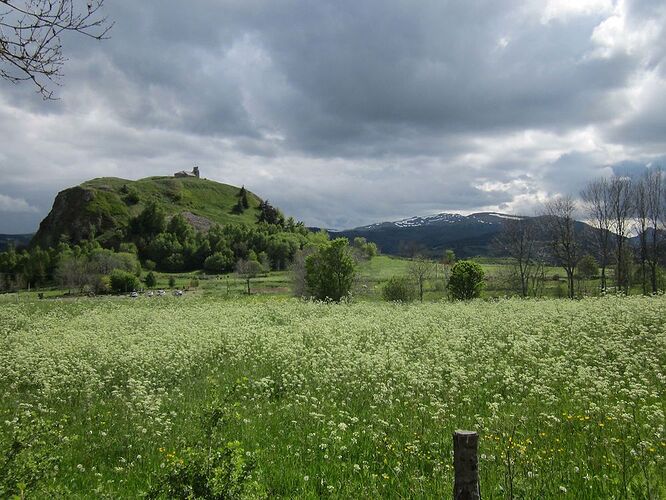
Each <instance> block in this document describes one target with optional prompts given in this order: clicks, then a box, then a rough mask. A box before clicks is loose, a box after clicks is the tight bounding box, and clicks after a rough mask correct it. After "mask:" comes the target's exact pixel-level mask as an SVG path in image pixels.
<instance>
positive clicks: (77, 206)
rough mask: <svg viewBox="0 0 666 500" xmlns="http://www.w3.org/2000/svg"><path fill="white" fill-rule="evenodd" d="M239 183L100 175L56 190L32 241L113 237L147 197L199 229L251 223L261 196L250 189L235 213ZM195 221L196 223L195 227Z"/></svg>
mask: <svg viewBox="0 0 666 500" xmlns="http://www.w3.org/2000/svg"><path fill="white" fill-rule="evenodd" d="M238 191H239V188H238V187H235V186H230V185H227V184H221V183H219V182H214V181H210V180H206V179H197V178H175V177H148V178H145V179H140V180H137V181H131V180H126V179H119V178H117V177H101V178H98V179H92V180H90V181H87V182H84V183H83V184H81V185H80V186H76V187H72V188H69V189H65V190H64V191H61V192H60V193H58V195H57V196H56V199H55V201H54V203H53V209H52V210H51V212H50V213H49V214H48V216H47V217H46V218H45V219H44V220H43V221H42V223H41V224H40V226H39V230H38V231H37V233H36V234H35V236H34V238H33V243H34V244H38V245H40V246H41V247H42V248H48V247H52V246H55V245H57V244H58V242H60V241H63V240H65V241H70V242H73V243H78V242H79V241H81V240H86V239H91V238H93V237H94V238H96V239H97V240H98V241H100V242H102V243H105V242H112V241H113V240H114V239H118V231H119V230H122V229H123V228H127V227H128V226H129V223H130V220H131V218H132V217H135V216H137V215H138V214H139V213H141V211H142V210H143V209H144V208H145V207H146V205H147V204H148V203H149V202H153V201H154V202H156V203H157V204H158V206H159V208H160V209H162V210H163V211H164V212H165V213H166V214H167V215H168V216H172V215H175V214H184V215H185V217H186V218H187V219H188V221H189V222H190V223H191V224H192V225H193V226H194V227H195V228H198V229H207V228H209V227H211V226H212V225H214V224H220V225H224V224H229V223H246V224H254V223H255V221H256V209H257V208H258V207H259V203H260V202H261V200H260V198H259V197H258V196H256V195H254V194H252V193H250V192H249V191H248V192H247V199H248V203H249V209H248V210H245V211H244V212H242V213H236V212H235V211H234V206H235V205H236V203H237V201H238ZM197 226H198V227H197Z"/></svg>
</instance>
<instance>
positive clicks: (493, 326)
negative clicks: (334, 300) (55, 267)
mask: <svg viewBox="0 0 666 500" xmlns="http://www.w3.org/2000/svg"><path fill="white" fill-rule="evenodd" d="M665 318H666V299H665V298H664V297H654V298H645V297H627V298H620V297H607V298H602V299H586V300H583V301H561V300H541V301H521V300H504V301H498V302H482V301H476V302H471V303H457V304H452V303H445V302H437V303H435V302H433V303H427V304H413V305H407V306H398V305H394V304H381V303H368V302H366V303H356V304H350V305H349V304H342V305H327V304H317V303H308V302H300V301H297V300H294V299H290V300H274V299H265V298H263V297H261V298H259V297H255V298H253V299H232V300H220V299H218V298H206V297H197V296H196V295H192V296H188V295H186V296H185V297H183V298H174V297H163V298H159V299H158V298H153V299H147V298H143V299H139V300H129V299H117V300H108V299H79V300H72V301H32V302H27V303H18V304H13V303H5V304H3V306H2V307H1V308H0V457H1V458H0V466H3V463H4V467H5V468H4V469H3V470H4V475H3V476H2V477H0V488H4V489H3V490H0V492H1V493H0V496H2V497H5V496H9V495H10V494H11V493H13V492H17V484H18V483H19V482H20V483H24V484H25V489H26V494H27V497H28V498H53V497H66V498H90V497H96V498H136V497H138V496H140V495H141V494H142V493H144V492H146V491H147V489H148V488H149V487H150V485H154V484H155V483H156V481H158V479H159V478H160V477H162V474H163V472H164V470H168V469H169V468H171V467H173V466H177V467H178V466H180V465H178V464H179V463H180V460H183V462H184V464H182V465H183V466H189V465H191V464H190V463H189V462H187V460H189V458H188V457H189V455H188V452H187V451H186V450H187V448H192V447H194V448H200V449H204V450H207V449H209V447H212V448H216V447H218V446H221V445H223V444H224V443H227V442H230V441H238V442H239V443H240V444H239V446H240V447H241V448H242V450H243V454H242V456H243V457H246V459H247V460H248V462H249V461H254V462H255V463H256V467H255V469H254V470H253V472H252V481H254V482H256V483H257V484H258V485H259V488H258V489H257V490H255V491H259V492H263V493H264V494H265V495H267V496H269V497H278V498H280V497H282V498H317V497H321V496H330V497H334V498H380V497H389V498H434V497H448V496H450V494H451V488H452V480H453V471H452V464H451V451H452V450H451V433H452V431H453V430H454V429H456V428H468V429H474V430H477V431H478V432H479V433H480V436H481V440H480V450H479V452H480V457H481V460H480V476H481V489H482V495H483V496H484V497H485V498H503V497H506V496H507V495H508V493H507V492H508V491H509V490H510V489H511V490H512V491H513V494H514V496H515V497H516V498H553V497H559V496H564V497H567V496H568V497H575V498H620V497H625V498H648V496H651V498H661V497H663V496H664V495H666V481H665V480H664V478H666V466H665V456H666V436H665V434H664V427H663V424H664V406H665V405H666V391H665V389H666V386H665V381H666V372H665V371H664V370H665V368H666V319H665ZM213 415H215V416H216V418H218V417H219V418H220V419H221V422H222V423H221V424H220V425H219V426H217V427H216V431H215V432H214V433H213V434H207V433H205V432H203V431H202V429H203V422H205V421H210V419H211V418H212V416H213ZM207 436H208V437H207ZM12 442H19V443H23V444H27V445H29V446H26V447H23V448H21V447H20V446H19V448H17V449H19V452H18V454H16V455H15V456H14V458H12V459H11V460H9V462H7V463H5V462H3V461H5V460H7V457H10V455H9V454H8V453H7V451H8V450H9V449H10V448H11V447H12ZM163 464H164V468H163ZM564 492H566V494H565V493H564Z"/></svg>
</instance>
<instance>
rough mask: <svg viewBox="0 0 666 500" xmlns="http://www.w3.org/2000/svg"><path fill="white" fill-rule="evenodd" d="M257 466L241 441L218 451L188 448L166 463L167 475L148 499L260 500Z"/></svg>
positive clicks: (154, 488)
mask: <svg viewBox="0 0 666 500" xmlns="http://www.w3.org/2000/svg"><path fill="white" fill-rule="evenodd" d="M254 468H255V465H254V462H253V460H252V459H251V458H250V457H248V456H247V455H246V453H245V450H243V448H241V446H240V443H239V442H238V441H233V442H229V443H227V444H226V445H223V446H220V447H218V448H217V449H213V450H209V449H208V448H207V447H205V446H197V447H194V448H186V449H185V450H183V451H182V452H181V453H179V454H178V455H176V456H173V457H168V458H167V460H166V461H165V462H164V472H163V473H162V476H161V477H160V478H159V479H158V481H157V484H155V485H154V486H153V487H152V488H151V490H150V491H149V493H148V495H147V497H148V498H210V499H220V500H222V499H227V498H246V497H252V496H255V497H257V498H261V497H262V496H263V495H262V494H261V493H260V491H261V488H260V486H259V484H258V483H257V481H256V480H254V478H253V474H252V473H253V471H254Z"/></svg>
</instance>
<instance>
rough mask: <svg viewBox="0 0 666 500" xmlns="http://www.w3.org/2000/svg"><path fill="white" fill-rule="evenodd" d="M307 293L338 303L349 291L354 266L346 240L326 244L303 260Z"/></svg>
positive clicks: (352, 279) (340, 239)
mask: <svg viewBox="0 0 666 500" xmlns="http://www.w3.org/2000/svg"><path fill="white" fill-rule="evenodd" d="M305 268H306V277H305V279H306V282H307V286H308V291H309V293H310V294H312V296H313V297H315V298H317V299H319V300H325V299H330V300H334V301H339V300H340V299H341V298H343V297H346V296H347V295H348V294H349V292H350V291H351V287H352V284H353V282H354V273H355V269H356V265H355V263H354V259H353V258H352V255H351V251H350V249H349V243H348V241H347V239H346V238H338V239H335V240H332V241H330V242H326V243H325V244H323V245H321V246H320V247H319V248H317V250H316V252H315V253H313V254H312V255H309V256H308V257H307V258H306V260H305Z"/></svg>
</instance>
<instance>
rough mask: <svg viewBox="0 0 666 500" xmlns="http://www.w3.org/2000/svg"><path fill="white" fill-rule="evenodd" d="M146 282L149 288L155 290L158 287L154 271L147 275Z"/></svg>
mask: <svg viewBox="0 0 666 500" xmlns="http://www.w3.org/2000/svg"><path fill="white" fill-rule="evenodd" d="M145 282H146V286H147V287H148V288H155V285H157V278H156V277H155V273H154V272H152V271H150V272H148V274H146V278H145Z"/></svg>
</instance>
